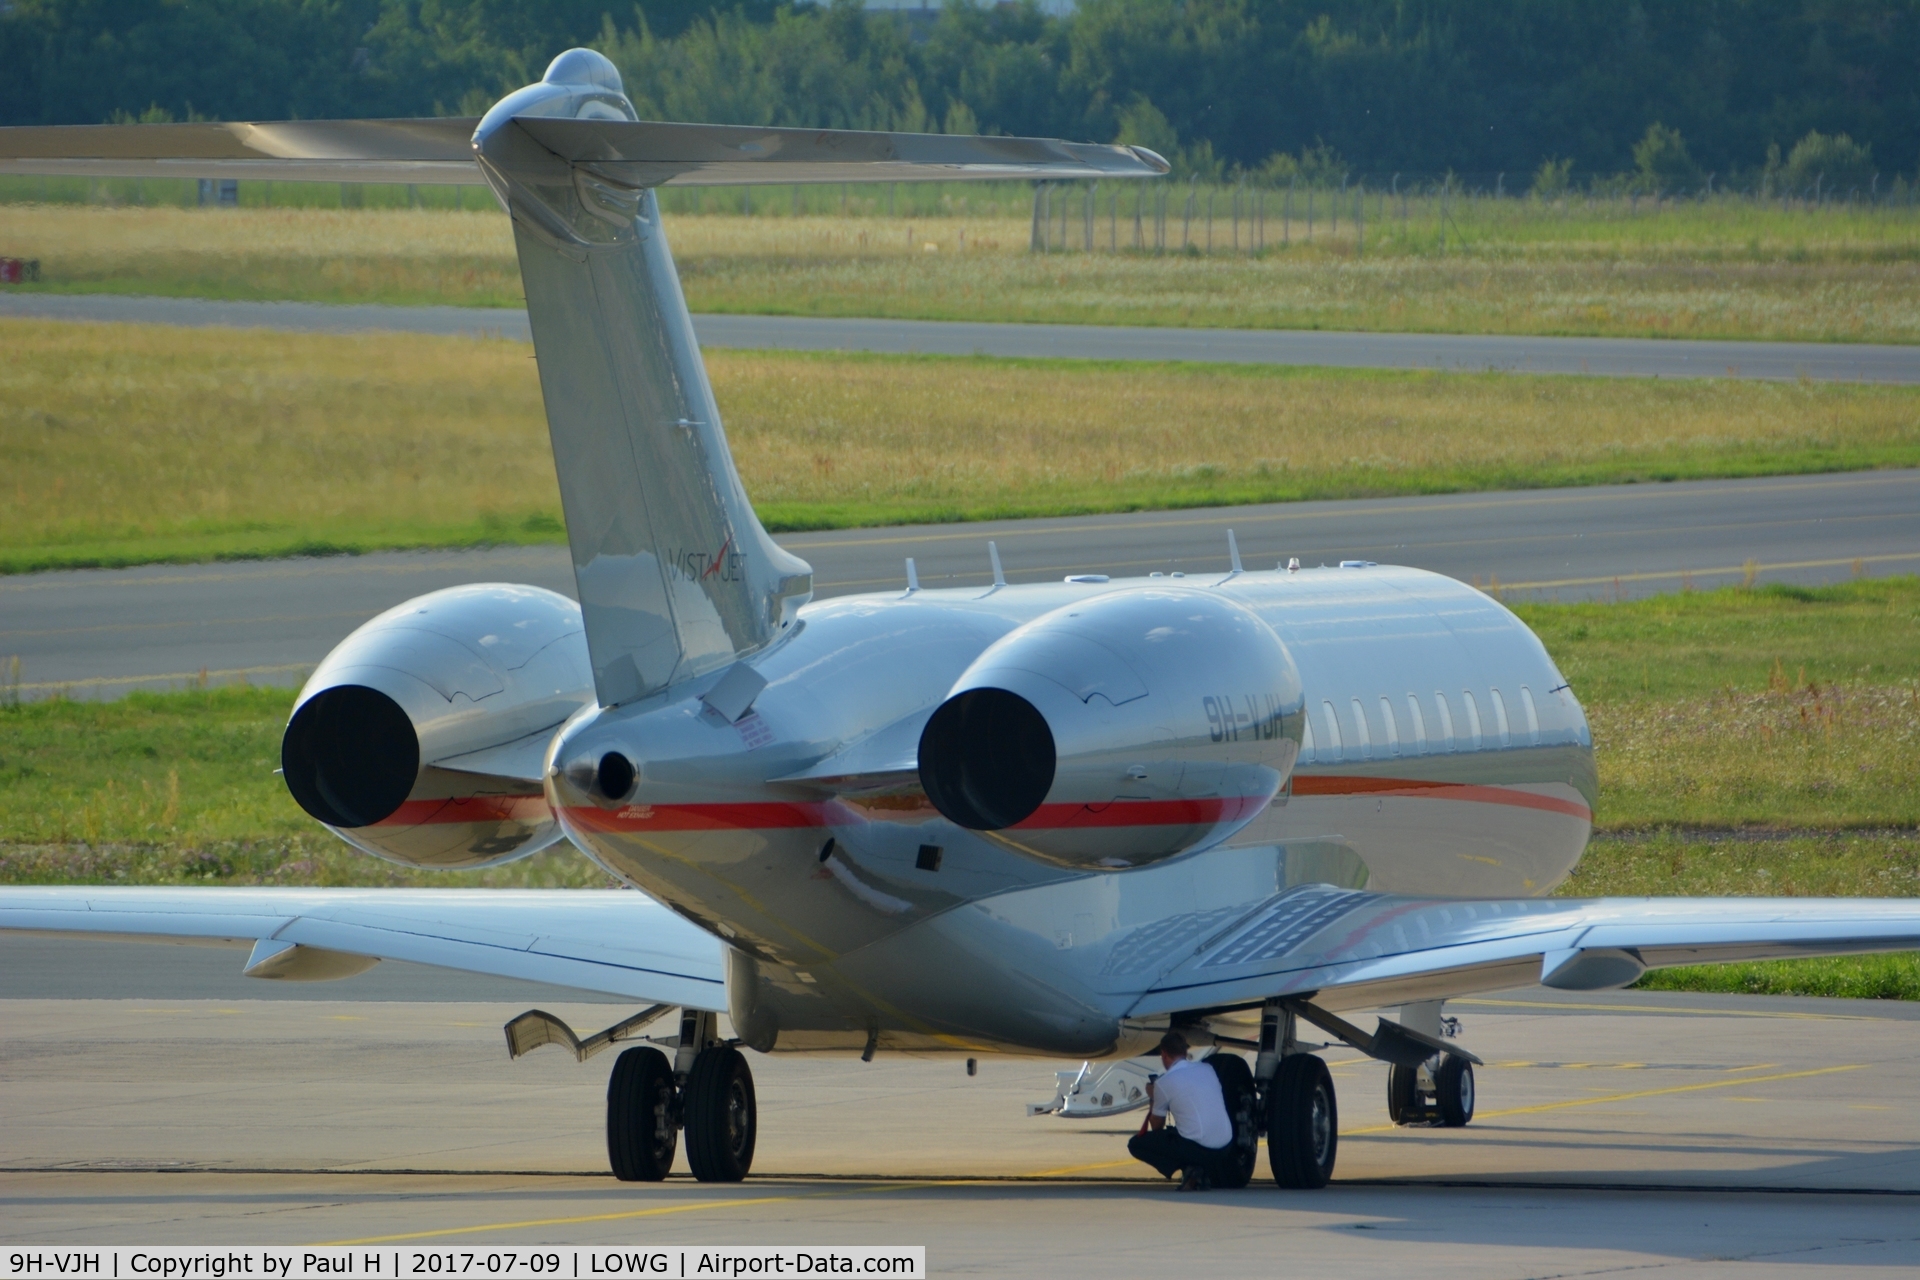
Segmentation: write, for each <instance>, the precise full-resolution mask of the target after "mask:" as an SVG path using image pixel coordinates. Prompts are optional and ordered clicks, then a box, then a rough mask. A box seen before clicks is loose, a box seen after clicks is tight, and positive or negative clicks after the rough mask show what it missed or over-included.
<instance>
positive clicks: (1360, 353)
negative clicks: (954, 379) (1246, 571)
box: [0, 293, 1920, 384]
mask: <svg viewBox="0 0 1920 1280" xmlns="http://www.w3.org/2000/svg"><path fill="white" fill-rule="evenodd" d="M0 316H37V317H42V318H45V319H50V320H88V321H108V322H118V323H128V324H177V325H194V326H221V327H230V328H261V329H280V330H288V331H292V332H300V333H363V332H369V331H383V332H406V333H424V334H434V335H439V336H448V337H451V336H470V337H481V336H487V337H501V338H510V339H515V340H518V341H522V342H524V341H528V340H530V338H531V330H530V329H529V327H528V324H527V313H526V312H525V311H523V310H518V309H514V308H505V307H501V308H491V307H433V306H429V307H384V306H374V305H367V304H362V305H331V304H326V303H314V302H222V301H216V300H212V299H201V298H153V297H130V296H116V295H107V294H51V293H26V294H20V293H9V294H0ZM693 323H694V329H695V332H696V333H697V334H698V336H699V339H700V345H701V346H703V347H740V348H748V349H752V350H762V351H766V350H775V351H780V350H784V351H872V352H884V353H893V354H916V353H917V354H925V355H954V356H967V355H988V356H1017V357H1027V358H1043V359H1066V360H1192V361H1199V362H1201V363H1225V364H1274V365H1318V366H1324V367H1328V368H1349V369H1432V370H1440V371H1445V372H1454V373H1485V372H1497V373H1553V374H1587V375H1592V376H1603V377H1633V378H1759V379H1765V380H1771V381H1781V380H1797V379H1800V378H1807V379H1811V380H1813V381H1822V382H1824V381H1834V382H1882V383H1896V384H1911V383H1917V382H1920V346H1892V345H1877V344H1870V343H1838V342H1719V341H1710V340H1679V341H1676V340H1673V339H1664V338H1558V337H1528V336H1524V335H1513V334H1427V333H1342V332H1325V331H1319V330H1305V329H1179V328H1156V327H1151V326H1144V325H1081V324H992V323H983V322H973V321H949V320H868V319H856V318H841V317H830V316H757V315H697V316H695V317H694V318H693Z"/></svg>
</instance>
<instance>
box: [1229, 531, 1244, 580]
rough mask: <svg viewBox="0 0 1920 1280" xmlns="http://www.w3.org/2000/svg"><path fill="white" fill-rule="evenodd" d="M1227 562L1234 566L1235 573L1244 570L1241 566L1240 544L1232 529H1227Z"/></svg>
mask: <svg viewBox="0 0 1920 1280" xmlns="http://www.w3.org/2000/svg"><path fill="white" fill-rule="evenodd" d="M1227 563H1229V564H1231V565H1232V566H1233V571H1234V572H1235V573H1240V572H1243V570H1242V569H1241V568H1240V544H1239V542H1237V541H1235V539H1234V536H1233V530H1231V529H1229V530H1227Z"/></svg>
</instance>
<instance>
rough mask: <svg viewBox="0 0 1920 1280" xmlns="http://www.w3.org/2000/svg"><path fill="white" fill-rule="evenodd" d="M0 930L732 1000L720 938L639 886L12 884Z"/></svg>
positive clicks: (277, 962) (270, 971)
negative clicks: (389, 963) (395, 964)
mask: <svg viewBox="0 0 1920 1280" xmlns="http://www.w3.org/2000/svg"><path fill="white" fill-rule="evenodd" d="M0 931H5V932H37V933H49V934H57V935H62V936H66V937H96V938H106V937H111V938H122V939H127V940H139V941H148V942H176V943H198V944H202V945H208V944H211V945H228V946H235V947H246V946H251V947H252V949H253V950H252V953H251V955H250V956H249V957H248V959H247V961H246V964H245V966H244V967H245V969H246V971H247V972H248V973H250V974H252V975H254V976H257V977H270V978H296V979H299V978H308V979H324V978H330V977H345V976H348V975H350V974H352V973H356V972H359V971H360V970H361V969H364V968H368V967H370V966H371V964H372V963H374V962H376V961H379V960H408V961H412V962H414V963H417V964H430V965H438V966H440V967H442V968H447V969H459V970H463V971H466V972H469V973H484V974H489V975H492V976H494V977H501V978H522V979H525V980H527V981H531V982H546V983H552V984H553V985H556V986H563V987H576V988H579V989H580V990H583V991H598V992H604V993H606V994H608V995H617V996H625V997H628V998H630V999H632V1000H635V1001H638V1002H643V1003H660V1004H670V1005H679V1006H682V1007H684V1008H690V1009H705V1010H715V1011H718V1010H722V1009H725V1008H726V1007H727V993H726V977H725V961H724V958H723V955H722V949H721V944H720V942H719V940H718V939H716V938H714V937H713V936H712V935H710V934H708V933H706V932H704V931H702V930H701V929H699V928H697V927H696V926H694V925H692V924H690V923H688V922H687V921H686V920H684V919H682V918H681V917H679V916H677V915H675V914H674V913H673V912H671V911H669V910H668V909H667V908H666V907H663V906H661V905H660V904H659V903H657V902H655V901H653V900H652V899H651V898H648V897H646V896H645V895H643V894H638V893H623V892H610V891H609V892H599V891H593V890H567V889H252V888H247V889H207V888H181V889H173V888H155V889H141V888H95V887H90V886H89V887H27V888H8V889H0Z"/></svg>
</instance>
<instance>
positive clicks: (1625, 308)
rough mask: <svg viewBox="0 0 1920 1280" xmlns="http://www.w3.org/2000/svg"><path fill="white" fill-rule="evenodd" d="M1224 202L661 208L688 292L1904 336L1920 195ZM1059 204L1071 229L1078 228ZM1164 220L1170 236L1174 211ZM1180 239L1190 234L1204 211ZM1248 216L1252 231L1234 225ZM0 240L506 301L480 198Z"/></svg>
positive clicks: (8, 219)
mask: <svg viewBox="0 0 1920 1280" xmlns="http://www.w3.org/2000/svg"><path fill="white" fill-rule="evenodd" d="M676 194H677V195H678V194H684V193H676ZM736 198H737V193H736ZM1075 199H1076V200H1077V197H1075ZM1223 201H1224V197H1222V198H1221V199H1216V206H1217V207H1216V216H1215V218H1214V231H1213V240H1214V243H1215V245H1216V248H1217V249H1218V250H1219V251H1218V252H1215V253H1213V254H1206V253H1201V252H1199V251H1198V250H1197V249H1196V250H1195V251H1194V252H1191V253H1186V252H1171V253H1165V254H1154V253H1151V252H1148V253H1140V252H1134V251H1132V250H1125V251H1121V252H1107V251H1104V248H1105V246H1106V245H1107V244H1108V243H1110V242H1111V241H1114V240H1117V241H1118V242H1119V243H1120V244H1122V245H1126V244H1129V243H1131V236H1132V230H1133V228H1132V222H1131V218H1130V217H1129V216H1124V213H1123V215H1122V216H1119V217H1115V218H1108V217H1106V216H1104V214H1105V212H1106V211H1105V210H1103V216H1102V217H1100V218H1096V220H1095V245H1096V248H1099V249H1102V250H1103V251H1100V252H1095V253H1091V254H1089V253H1085V252H1068V253H1051V254H1046V255H1040V254H1034V253H1031V252H1029V251H1028V245H1029V241H1030V235H1031V226H1030V223H1029V222H1028V220H1027V219H1026V218H1025V217H1024V216H1020V217H1008V216H1005V205H1004V203H1002V204H998V205H996V206H993V207H991V208H989V209H988V210H986V211H984V212H982V213H979V214H973V213H969V212H967V211H966V209H965V208H964V207H963V206H964V205H965V204H966V201H965V200H961V201H957V202H948V203H947V204H946V205H945V207H944V208H943V209H942V210H941V211H940V212H938V213H931V214H928V215H923V216H914V217H908V216H900V217H894V218H888V217H884V216H878V215H875V216H861V217H854V216H848V217H840V216H831V215H827V214H807V215H803V216H798V217H792V216H785V217H774V216H751V217H748V216H742V215H739V214H724V213H706V214H692V213H670V214H669V215H668V233H669V236H670V237H671V238H672V241H673V244H674V251H675V255H676V259H677V261H678V262H679V265H680V270H681V275H682V279H683V281H684V284H685V288H686V293H687V299H688V302H689V304H690V305H691V306H692V307H693V308H694V309H695V310H696V311H734V312H764V313H775V314H795V315H858V316H885V317H902V318H919V319H967V320H1024V321H1040V322H1062V323H1103V324H1162V325H1179V326H1200V327H1223V326H1224V327H1253V328H1307V329H1361V330H1379V331H1413V332H1464V333H1521V334H1594V335H1606V336H1652V337H1695V338H1706V337H1714V338H1756V339H1757V338H1767V339H1801V340H1810V341H1864V342H1896V343H1908V342H1916V341H1920V214H1916V213H1915V212H1914V211H1911V210H1908V209H1906V208H1904V207H1890V208H1881V209H1871V210H1859V211H1846V210H1829V211H1821V212H1816V213H1806V212H1799V211H1795V212H1781V211H1779V210H1777V209H1773V208H1771V207H1767V208H1760V207H1756V206H1754V205H1752V204H1750V203H1748V202H1745V201H1728V202H1725V203H1724V204H1707V205H1697V204H1692V203H1687V204H1680V205H1677V206H1676V205H1674V204H1672V202H1668V203H1667V204H1666V205H1665V206H1663V210H1662V211H1661V212H1658V213H1646V212H1643V213H1634V212H1630V211H1629V205H1628V204H1627V203H1626V202H1624V201H1608V202H1601V203H1600V204H1599V205H1597V206H1595V207H1594V208H1592V209H1589V208H1587V207H1585V206H1584V205H1583V204H1581V203H1579V202H1576V203H1574V204H1573V205H1570V206H1552V205H1540V204H1537V203H1534V202H1530V201H1518V200H1504V201H1491V200H1480V201H1471V202H1461V201H1456V202H1454V205H1453V215H1452V217H1451V220H1450V221H1449V223H1448V226H1449V228H1450V230H1449V232H1448V235H1449V237H1450V238H1449V241H1448V245H1449V247H1448V249H1447V250H1446V252H1444V253H1443V252H1441V250H1440V245H1439V235H1438V227H1439V224H1438V221H1437V220H1436V219H1437V215H1436V214H1435V213H1434V212H1433V211H1431V210H1428V209H1426V207H1425V206H1423V205H1422V204H1420V203H1419V202H1414V203H1413V204H1412V205H1411V206H1410V209H1409V214H1408V217H1407V218H1406V219H1404V220H1402V219H1400V218H1398V217H1397V216H1394V215H1395V214H1396V213H1397V209H1396V208H1395V206H1393V203H1392V202H1391V201H1388V202H1387V205H1386V206H1384V207H1385V208H1386V210H1387V213H1388V216H1387V217H1386V218H1385V219H1384V221H1376V222H1375V223H1374V224H1373V230H1371V231H1370V232H1368V233H1366V238H1365V241H1364V244H1365V251H1364V252H1362V251H1361V243H1362V241H1361V237H1360V236H1359V235H1357V234H1356V229H1355V227H1354V224H1353V222H1352V218H1351V216H1350V213H1349V215H1348V216H1347V217H1346V218H1345V220H1344V221H1343V222H1342V224H1341V227H1340V230H1339V231H1338V232H1334V231H1332V230H1331V228H1330V227H1329V225H1328V223H1327V221H1326V220H1325V216H1324V213H1323V215H1322V218H1321V221H1320V222H1319V224H1318V226H1317V228H1316V231H1315V234H1314V238H1313V240H1312V241H1311V242H1309V241H1307V240H1306V238H1305V233H1306V228H1305V225H1304V222H1302V221H1301V220H1300V219H1299V218H1298V216H1296V220H1295V223H1294V224H1290V225H1289V226H1288V227H1287V228H1285V229H1284V231H1283V228H1282V226H1281V224H1280V223H1279V222H1278V220H1277V214H1275V213H1273V212H1271V211H1272V209H1273V207H1274V206H1273V203H1272V198H1271V197H1270V198H1269V210H1270V213H1269V216H1268V219H1267V225H1266V227H1265V230H1264V233H1263V234H1264V236H1265V241H1266V245H1267V247H1266V249H1265V250H1264V251H1262V252H1261V253H1259V254H1257V255H1250V254H1247V253H1244V252H1243V253H1238V254H1236V253H1233V252H1231V251H1229V248H1228V246H1230V244H1231V234H1232V233H1231V232H1230V230H1229V224H1228V223H1227V222H1226V221H1225V220H1224V210H1225V208H1226V205H1225V203H1224V202H1223ZM683 203H684V202H683ZM670 204H671V202H670ZM709 207H712V206H709ZM775 207H776V208H777V207H778V203H777V200H776V204H775ZM1648 207H1649V205H1648V202H1646V201H1644V200H1643V201H1639V202H1637V204H1636V205H1635V206H1633V208H1638V209H1646V208H1648ZM1075 209H1076V212H1075V214H1074V216H1072V217H1070V218H1069V219H1068V220H1067V233H1068V241H1069V243H1071V244H1073V245H1075V246H1078V245H1079V244H1080V243H1081V241H1082V240H1083V238H1084V231H1085V223H1084V218H1083V217H1081V216H1080V212H1079V207H1078V205H1077V204H1076V206H1075ZM1123 209H1124V206H1123ZM1374 216H1375V214H1374V213H1371V212H1370V213H1369V217H1374ZM1147 234H1149V235H1151V230H1150V228H1148V229H1147ZM1170 234H1172V235H1173V239H1172V243H1173V244H1174V245H1176V246H1177V245H1178V244H1179V243H1180V235H1181V232H1180V220H1179V218H1178V215H1177V212H1176V216H1175V220H1174V225H1173V226H1172V227H1171V228H1170ZM1184 234H1185V236H1186V238H1187V239H1188V240H1190V241H1193V242H1195V243H1196V244H1198V243H1204V239H1205V234H1206V233H1205V230H1204V224H1203V222H1202V223H1196V224H1194V225H1192V226H1188V227H1187V228H1186V231H1185V233H1184ZM1283 234H1285V235H1286V237H1287V242H1286V243H1285V244H1284V246H1283V245H1282V244H1281V237H1282V235H1283ZM1239 235H1240V237H1241V243H1242V245H1243V246H1244V245H1246V244H1249V243H1250V242H1251V235H1252V232H1251V229H1250V227H1249V226H1247V225H1246V224H1244V223H1243V225H1242V227H1241V229H1240V232H1239ZM929 246H931V248H929ZM0 253H4V254H7V255H10V256H15V257H24V258H33V259H37V260H39V261H40V263H41V271H42V282H41V283H40V284H37V285H25V286H18V287H20V288H26V289H41V290H48V291H58V292H106V293H150V294H165V295H179V296H193V297H215V298H305V299H313V300H319V301H331V302H388V303H453V304H458V305H466V306H509V305H518V304H519V302H520V300H521V294H520V287H519V277H518V272H517V268H516V266H515V263H514V257H513V245H512V238H511V235H510V233H509V230H508V226H507V222H506V220H505V219H504V218H503V217H501V216H500V215H499V214H498V213H497V212H495V211H492V210H488V211H486V212H458V211H454V210H425V209H284V208H244V209H237V210H233V209H230V210H217V209H179V208H165V207H162V208H153V207H147V208H126V207H122V208H110V207H101V206H85V205H81V206H75V205H55V204H0Z"/></svg>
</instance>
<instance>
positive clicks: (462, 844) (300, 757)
mask: <svg viewBox="0 0 1920 1280" xmlns="http://www.w3.org/2000/svg"><path fill="white" fill-rule="evenodd" d="M592 701H593V681H592V676H591V674H590V670H589V666H588V661H587V646H586V638H585V634H584V632H583V631H582V629H581V625H580V608H579V606H578V605H576V604H574V602H573V601H571V600H569V599H567V598H566V597H565V596H562V595H556V594H555V593H554V592H551V591H545V590H542V589H540V588H538V587H521V586H504V585H497V584H490V585H482V586H467V587H452V588H449V589H447V590H445V591H435V592H433V593H431V594H429V595H424V596H421V597H419V598H418V599H415V600H409V601H408V602H407V603H405V604H403V605H401V606H399V607H398V608H395V609H389V610H388V611H387V612H386V613H383V614H381V615H380V616H379V617H377V618H375V619H373V620H372V621H371V622H368V623H367V624H366V625H365V626H363V627H361V628H360V629H359V630H357V631H355V632H354V633H353V634H352V635H350V636H348V637H347V638H346V639H345V640H344V641H342V642H341V643H340V645H339V647H337V648H336V649H334V651H333V652H332V653H331V654H329V655H327V660H326V661H325V662H323V663H321V664H320V667H319V669H318V670H316V671H315V672H314V673H313V676H312V678H311V679H309V680H308V681H307V685H306V688H305V689H303V690H302V691H301V694H300V700H299V702H298V703H297V704H296V705H295V707H294V712H293V717H292V718H291V719H290V720H289V721H288V722H287V730H286V734H285V736H284V737H283V738H282V739H281V742H280V762H281V767H282V771H283V773H284V776H285V778H286V782H287V789H288V790H289V791H291V792H292V793H293V798H294V800H295V802H296V803H298V804H299V806H300V807H301V808H302V809H304V810H306V812H307V813H308V814H310V815H311V816H312V817H314V818H316V819H318V820H319V821H321V822H323V823H325V824H326V825H327V826H329V827H331V828H332V829H333V830H334V831H335V832H336V833H338V834H339V835H340V836H341V838H342V839H345V840H346V841H348V842H349V843H350V844H353V845H355V846H356V847H358V848H361V849H364V850H366V851H367V852H368V853H372V854H375V855H377V856H379V857H382V858H387V859H389V860H391V861H394V862H400V863H404V864H406V865H408V866H415V867H432V868H439V869H446V870H452V869H459V868H470V867H483V866H491V865H493V864H495V863H499V862H506V861H509V860H511V859H513V858H520V857H525V856H526V855H527V854H530V853H534V852H536V851H538V850H540V849H543V848H545V847H546V846H548V845H550V844H552V843H553V842H554V841H555V840H558V839H559V838H560V835H561V831H560V826H559V823H558V822H556V821H555V819H554V816H553V812H552V810H551V809H549V808H548V806H547V800H546V796H545V794H544V792H543V789H542V786H541V783H540V781H539V776H540V771H541V767H542V763H543V761H544V757H545V749H546V744H547V740H548V738H550V737H551V735H552V733H553V731H554V730H555V729H557V728H558V727H559V726H560V724H561V723H562V722H564V721H565V720H566V719H567V718H568V717H569V716H571V715H572V714H573V713H574V712H576V711H578V710H579V709H580V708H581V707H583V706H586V705H588V704H589V703H591V702H592Z"/></svg>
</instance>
